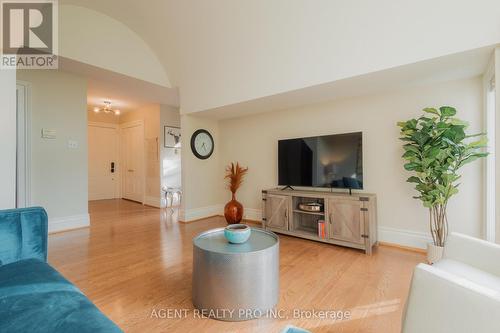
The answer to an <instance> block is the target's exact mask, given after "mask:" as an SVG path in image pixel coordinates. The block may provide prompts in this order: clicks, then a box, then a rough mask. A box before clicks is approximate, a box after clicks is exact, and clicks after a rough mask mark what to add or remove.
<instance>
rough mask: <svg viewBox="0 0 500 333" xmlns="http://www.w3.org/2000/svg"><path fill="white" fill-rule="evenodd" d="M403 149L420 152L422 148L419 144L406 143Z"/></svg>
mask: <svg viewBox="0 0 500 333" xmlns="http://www.w3.org/2000/svg"><path fill="white" fill-rule="evenodd" d="M403 149H404V150H406V151H412V152H415V153H417V154H420V149H419V148H418V147H417V146H414V145H411V144H406V145H404V146H403Z"/></svg>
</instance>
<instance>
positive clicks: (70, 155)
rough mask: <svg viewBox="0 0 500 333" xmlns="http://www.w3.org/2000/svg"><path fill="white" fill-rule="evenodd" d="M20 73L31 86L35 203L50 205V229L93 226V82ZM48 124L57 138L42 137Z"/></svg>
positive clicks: (69, 76) (57, 74)
mask: <svg viewBox="0 0 500 333" xmlns="http://www.w3.org/2000/svg"><path fill="white" fill-rule="evenodd" d="M17 76H18V79H19V80H22V81H26V82H29V83H30V85H31V91H30V93H31V101H30V105H31V129H32V132H31V204H32V205H37V206H42V207H44V208H45V209H46V210H47V213H48V216H49V230H50V231H59V230H64V229H68V228H73V227H83V226H87V225H89V215H88V205H87V201H88V181H87V179H88V163H87V102H86V101H87V82H86V80H85V79H83V78H81V77H79V76H75V75H72V74H68V73H64V72H60V71H54V70H27V71H18V72H17ZM42 129H52V130H55V131H56V136H57V138H56V139H42V137H41V132H42ZM69 140H74V141H76V142H77V143H78V148H76V149H72V148H69V147H68V141H69Z"/></svg>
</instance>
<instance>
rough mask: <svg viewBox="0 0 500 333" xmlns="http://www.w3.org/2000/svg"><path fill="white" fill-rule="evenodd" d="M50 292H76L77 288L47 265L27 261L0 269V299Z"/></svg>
mask: <svg viewBox="0 0 500 333" xmlns="http://www.w3.org/2000/svg"><path fill="white" fill-rule="evenodd" d="M48 291H75V292H80V291H79V290H78V288H77V287H75V286H74V285H72V284H71V283H70V282H69V281H68V280H66V279H65V278H64V277H63V276H62V275H61V274H59V272H57V271H56V270H55V269H53V268H52V267H51V266H50V265H48V264H47V263H45V262H43V261H40V260H37V259H27V260H21V261H17V262H14V263H12V264H8V265H3V266H1V267H0V299H1V298H4V297H9V296H14V295H23V294H30V293H42V292H48Z"/></svg>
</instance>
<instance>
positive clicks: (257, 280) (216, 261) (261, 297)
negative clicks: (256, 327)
mask: <svg viewBox="0 0 500 333" xmlns="http://www.w3.org/2000/svg"><path fill="white" fill-rule="evenodd" d="M278 297H279V241H278V237H277V236H276V235H275V234H274V233H272V232H270V231H265V230H262V229H255V228H252V234H251V236H250V238H249V239H248V241H247V242H246V243H243V244H231V243H229V242H228V241H227V240H226V238H225V237H224V228H219V229H213V230H209V231H206V232H204V233H202V234H200V235H198V236H197V237H196V238H194V239H193V304H194V306H195V308H197V309H198V310H199V311H201V312H200V313H201V314H203V315H205V316H210V317H212V318H215V319H220V320H227V321H239V320H248V319H253V318H258V317H263V316H265V315H266V313H267V311H269V310H271V309H273V308H274V307H275V306H276V305H277V303H278Z"/></svg>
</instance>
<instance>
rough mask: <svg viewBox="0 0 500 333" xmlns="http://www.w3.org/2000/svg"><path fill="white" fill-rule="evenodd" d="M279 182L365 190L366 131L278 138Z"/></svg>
mask: <svg viewBox="0 0 500 333" xmlns="http://www.w3.org/2000/svg"><path fill="white" fill-rule="evenodd" d="M278 183H279V185H282V186H308V187H333V188H351V189H363V141H362V133H361V132H357V133H347V134H336V135H325V136H316V137H310V138H300V139H288V140H280V141H278Z"/></svg>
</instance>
